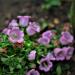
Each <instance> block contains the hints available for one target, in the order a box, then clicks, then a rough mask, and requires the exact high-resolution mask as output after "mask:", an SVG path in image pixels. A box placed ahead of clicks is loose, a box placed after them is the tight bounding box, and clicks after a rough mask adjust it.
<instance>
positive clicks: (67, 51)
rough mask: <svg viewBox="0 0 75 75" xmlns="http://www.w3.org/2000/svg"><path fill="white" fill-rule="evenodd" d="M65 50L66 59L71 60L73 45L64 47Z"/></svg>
mask: <svg viewBox="0 0 75 75" xmlns="http://www.w3.org/2000/svg"><path fill="white" fill-rule="evenodd" d="M63 50H64V52H65V53H66V54H65V59H66V60H70V58H71V57H72V55H73V52H74V48H73V47H63Z"/></svg>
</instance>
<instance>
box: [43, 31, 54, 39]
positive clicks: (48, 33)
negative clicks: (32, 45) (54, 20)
mask: <svg viewBox="0 0 75 75" xmlns="http://www.w3.org/2000/svg"><path fill="white" fill-rule="evenodd" d="M52 36H53V33H52V31H51V30H47V31H46V32H44V33H43V34H42V37H47V38H49V39H51V38H52Z"/></svg>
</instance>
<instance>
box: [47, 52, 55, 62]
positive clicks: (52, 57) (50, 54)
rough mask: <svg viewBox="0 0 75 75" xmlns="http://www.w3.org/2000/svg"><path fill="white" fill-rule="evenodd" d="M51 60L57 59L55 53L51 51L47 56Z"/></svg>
mask: <svg viewBox="0 0 75 75" xmlns="http://www.w3.org/2000/svg"><path fill="white" fill-rule="evenodd" d="M46 57H47V58H48V59H49V60H52V61H54V60H55V56H54V54H53V53H52V52H51V53H48V54H47V56H46Z"/></svg>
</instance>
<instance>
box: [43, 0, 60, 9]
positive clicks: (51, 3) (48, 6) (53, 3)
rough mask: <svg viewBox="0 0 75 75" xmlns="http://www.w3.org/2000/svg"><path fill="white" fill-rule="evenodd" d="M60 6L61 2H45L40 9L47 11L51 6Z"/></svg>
mask: <svg viewBox="0 0 75 75" xmlns="http://www.w3.org/2000/svg"><path fill="white" fill-rule="evenodd" d="M60 4H61V0H45V1H44V3H43V5H42V8H43V9H45V10H48V9H49V8H51V7H52V6H60Z"/></svg>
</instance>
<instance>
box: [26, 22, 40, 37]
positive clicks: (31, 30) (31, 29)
mask: <svg viewBox="0 0 75 75" xmlns="http://www.w3.org/2000/svg"><path fill="white" fill-rule="evenodd" d="M26 31H27V34H28V35H30V36H32V35H34V34H35V33H37V32H40V26H39V24H38V23H36V22H30V23H29V26H28V27H27V28H26Z"/></svg>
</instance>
